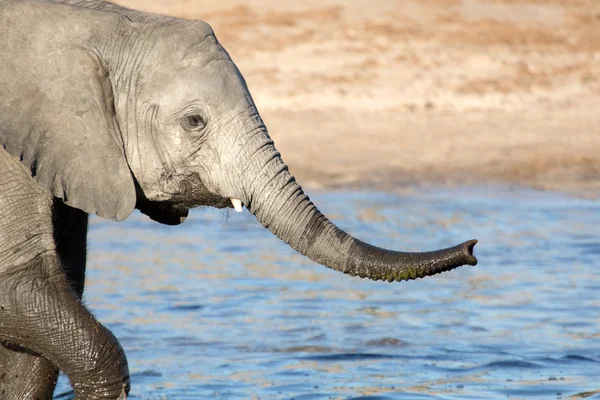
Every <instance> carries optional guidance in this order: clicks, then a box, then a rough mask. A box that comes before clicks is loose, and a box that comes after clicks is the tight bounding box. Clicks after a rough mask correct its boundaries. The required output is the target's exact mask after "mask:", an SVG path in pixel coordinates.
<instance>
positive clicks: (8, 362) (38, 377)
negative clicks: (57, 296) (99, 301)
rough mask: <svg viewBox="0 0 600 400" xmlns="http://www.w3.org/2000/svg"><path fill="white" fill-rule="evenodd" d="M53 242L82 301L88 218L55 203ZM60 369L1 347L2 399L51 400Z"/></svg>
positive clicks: (37, 356) (36, 357)
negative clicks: (8, 395)
mask: <svg viewBox="0 0 600 400" xmlns="http://www.w3.org/2000/svg"><path fill="white" fill-rule="evenodd" d="M52 219H53V226H54V241H55V243H56V246H57V253H58V256H59V258H60V260H61V262H62V266H63V268H64V272H65V274H66V277H67V280H68V282H69V284H70V285H71V288H72V289H73V291H74V292H75V294H76V295H77V297H78V298H79V299H81V296H82V294H83V288H84V283H85V263H86V238H87V227H88V215H87V214H86V213H84V212H83V211H80V210H77V209H75V208H71V207H69V206H67V205H65V204H64V203H63V202H62V201H61V200H59V199H55V200H54V203H53V218H52ZM57 379H58V368H57V367H56V366H55V365H54V364H52V362H50V361H49V360H47V359H46V358H44V357H41V356H39V355H37V354H33V353H31V352H28V351H25V350H24V349H18V348H15V347H14V346H1V345H0V399H5V398H9V397H7V396H6V394H7V393H9V394H10V398H14V399H34V400H37V399H40V400H42V399H52V394H53V392H54V388H55V386H56V380H57Z"/></svg>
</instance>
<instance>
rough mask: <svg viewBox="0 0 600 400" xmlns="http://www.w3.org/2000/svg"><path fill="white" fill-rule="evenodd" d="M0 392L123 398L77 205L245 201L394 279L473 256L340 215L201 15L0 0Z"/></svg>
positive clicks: (124, 378) (149, 210)
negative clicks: (309, 179) (309, 178)
mask: <svg viewBox="0 0 600 400" xmlns="http://www.w3.org/2000/svg"><path fill="white" fill-rule="evenodd" d="M0 144H1V145H2V147H0V343H1V345H0V398H1V399H49V398H51V397H52V394H53V391H54V388H55V385H56V379H57V376H58V372H59V370H60V371H63V372H64V373H65V374H66V375H67V376H68V378H69V380H70V382H71V385H72V386H73V389H74V392H75V397H76V398H77V399H117V398H126V397H127V393H128V392H129V387H130V384H129V372H128V367H127V361H126V358H125V354H124V352H123V350H122V348H121V346H120V345H119V342H118V341H117V339H116V338H115V337H114V336H113V335H112V333H111V332H110V331H109V330H108V329H106V328H105V327H104V326H103V325H102V324H100V322H98V321H97V320H96V319H95V318H94V316H93V315H92V314H91V313H90V312H89V311H88V310H87V309H86V307H85V306H84V305H83V304H82V302H81V296H82V294H83V288H84V276H85V263H86V234H87V224H88V215H89V214H97V215H99V216H100V217H103V218H108V219H112V220H116V221H121V220H123V219H125V218H127V217H128V216H129V215H130V214H131V213H132V211H133V210H134V208H137V209H139V210H140V211H141V212H142V213H144V214H146V215H148V216H149V217H150V218H152V219H153V220H155V221H158V222H160V223H164V224H172V225H175V224H179V223H181V222H182V221H183V220H184V219H185V217H186V216H187V212H188V209H189V208H192V207H196V206H212V207H217V208H225V207H232V205H235V208H236V209H238V210H239V209H241V204H243V205H244V206H245V207H246V208H247V210H248V211H249V212H250V213H252V214H253V215H255V216H256V218H257V220H258V221H259V222H260V223H261V224H262V225H263V226H265V227H266V228H268V229H269V230H270V231H271V232H273V234H275V235H276V236H277V237H279V238H280V239H281V240H283V241H284V242H286V243H287V244H289V245H290V246H291V247H292V248H294V249H296V250H297V251H298V252H300V253H301V254H304V255H306V256H307V257H309V258H310V259H312V260H314V261H315V262H317V263H321V264H323V265H325V266H327V267H330V268H333V269H335V270H338V271H341V272H343V273H346V274H350V275H353V276H359V277H363V278H369V279H374V280H386V281H400V280H408V279H415V278H421V277H424V276H428V275H433V274H437V273H440V272H443V271H448V270H451V269H453V268H456V267H458V266H460V265H464V264H470V265H475V264H476V262H477V260H476V258H475V257H474V255H473V247H474V245H475V243H476V241H475V240H471V241H468V242H465V243H463V244H460V245H458V246H455V247H452V248H448V249H443V250H438V251H432V252H424V253H404V252H396V251H388V250H384V249H380V248H377V247H374V246H371V245H368V244H366V243H363V242H361V241H359V240H357V239H355V238H353V237H352V236H350V235H349V234H347V233H345V232H344V231H342V230H340V229H339V228H337V227H336V226H335V225H334V224H333V223H332V222H330V221H329V220H328V219H327V218H326V217H325V216H323V215H322V214H321V213H320V212H319V211H318V209H317V208H316V207H315V205H314V204H313V203H312V202H311V201H310V199H309V198H308V196H306V194H304V192H303V190H302V188H301V187H300V186H299V185H298V184H297V183H296V181H295V179H294V177H293V176H292V175H291V174H290V172H289V171H288V168H287V166H286V164H285V163H284V162H283V160H282V158H281V156H280V154H279V153H278V152H277V150H276V149H275V147H274V145H273V142H272V140H271V139H270V137H269V135H268V132H267V129H266V128H265V126H264V124H263V121H262V120H261V117H260V116H259V113H258V111H257V109H256V107H255V104H254V102H253V100H252V97H251V96H250V93H249V91H248V88H247V86H246V83H245V81H244V78H243V77H242V75H241V73H240V71H239V70H238V69H237V67H236V66H235V64H234V63H233V62H232V60H231V58H230V56H229V55H228V53H227V52H226V51H225V50H224V49H223V47H221V45H220V44H219V42H218V41H217V39H216V37H215V34H214V33H213V31H212V29H211V28H210V26H209V25H208V24H206V23H205V22H201V21H186V20H181V19H176V18H171V17H166V16H161V15H156V14H149V13H141V12H137V11H132V10H128V9H125V8H122V7H119V6H116V5H114V4H111V3H106V2H102V1H78V0H77V1H76V0H62V1H60V0H54V1H53V0H47V1H43V0H37V1H33V0H0Z"/></svg>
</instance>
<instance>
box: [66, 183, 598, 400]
mask: <svg viewBox="0 0 600 400" xmlns="http://www.w3.org/2000/svg"><path fill="white" fill-rule="evenodd" d="M312 198H313V200H314V201H315V203H317V205H318V206H319V207H320V209H321V210H322V211H323V212H324V213H325V214H327V215H328V216H329V217H330V219H332V220H333V221H334V222H336V223H337V224H338V225H339V226H340V227H342V228H343V229H346V230H347V231H349V232H350V233H352V234H354V235H355V236H356V237H358V238H360V239H363V240H365V241H368V242H370V243H373V244H376V245H379V246H383V247H388V248H394V249H402V250H407V251H416V250H432V249H434V248H437V247H447V246H451V245H454V244H457V243H458V242H461V241H463V240H467V239H471V238H477V239H479V240H480V242H479V244H478V245H477V246H476V250H475V252H476V255H477V257H478V258H479V265H477V266H476V267H462V268H460V269H458V270H454V271H451V272H448V273H444V274H441V275H437V276H435V277H433V278H426V279H423V280H418V281H411V282H403V283H392V284H389V283H382V282H370V281H366V280H361V279H359V278H352V277H348V276H345V275H342V274H340V273H337V272H334V271H331V270H328V269H326V268H324V267H322V266H319V265H317V264H314V263H312V262H310V261H309V260H308V259H306V258H304V257H302V256H300V255H299V254H297V253H296V252H294V251H293V250H291V249H290V248H288V247H287V246H286V245H285V244H283V243H282V242H280V241H279V240H278V239H276V238H275V237H274V236H273V235H272V234H271V233H270V232H268V231H267V230H265V229H264V228H262V227H261V226H260V224H259V223H258V222H257V221H256V220H255V219H254V217H252V216H251V215H249V213H247V212H245V213H243V214H235V213H228V214H224V213H223V211H219V210H212V209H204V210H194V211H193V212H192V213H191V215H190V217H189V219H188V220H187V221H186V222H185V223H184V224H183V225H181V226H178V227H168V226H161V225H159V224H157V223H154V222H152V221H150V220H149V219H147V218H146V217H144V216H142V215H140V214H135V215H133V216H132V217H130V218H129V219H128V220H127V221H125V222H123V223H113V222H109V221H105V220H101V219H99V218H95V219H93V222H92V226H91V231H90V246H89V265H88V275H87V286H86V294H85V299H86V303H87V305H88V307H89V308H90V309H91V310H93V312H94V313H95V315H96V316H97V317H98V318H99V320H100V321H102V322H103V323H104V324H105V325H106V326H108V327H109V328H110V329H111V330H112V331H113V332H114V333H115V335H116V336H117V337H118V338H119V340H120V342H121V344H122V345H123V347H124V349H125V352H126V354H127V356H128V360H129V366H130V371H131V373H132V391H131V398H135V399H203V398H215V399H296V400H321V399H363V400H366V399H370V400H392V399H507V398H511V399H567V398H570V397H571V396H573V397H574V398H584V397H585V398H600V294H599V292H600V278H598V277H597V275H598V273H600V201H593V200H582V199H575V198H570V197H566V196H562V195H557V194H553V193H545V192H535V191H529V190H524V189H517V190H511V189H500V188H491V189H452V190H449V189H443V190H432V189H423V190H414V191H410V192H407V193H405V194H401V195H400V194H399V195H393V194H384V193H372V192H321V193H318V192H317V193H313V195H312ZM69 390H70V387H69V385H68V382H67V380H66V379H65V378H64V377H61V380H60V382H59V387H58V389H57V392H56V393H57V394H61V393H68V392H69ZM62 397H66V398H69V397H70V396H69V395H68V394H67V395H65V396H61V398H62Z"/></svg>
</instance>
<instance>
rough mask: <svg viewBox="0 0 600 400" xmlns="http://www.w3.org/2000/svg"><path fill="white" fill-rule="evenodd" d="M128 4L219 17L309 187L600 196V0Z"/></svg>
mask: <svg viewBox="0 0 600 400" xmlns="http://www.w3.org/2000/svg"><path fill="white" fill-rule="evenodd" d="M117 2H118V3H120V4H122V5H126V6H129V7H132V8H137V9H141V10H145V11H154V12H160V13H167V14H171V15H175V16H179V17H184V18H194V19H196V18H197V19H203V20H205V21H207V22H209V23H210V24H211V25H212V26H213V28H214V30H215V32H216V34H217V37H218V38H219V40H220V41H221V42H222V43H223V45H224V46H225V48H227V49H228V51H229V52H230V54H231V55H232V57H233V59H234V61H235V62H236V63H237V64H238V66H239V67H240V69H241V71H242V73H243V74H244V76H245V77H246V80H247V82H248V85H249V87H250V90H251V92H252V94H253V96H254V99H255V101H256V103H257V106H258V108H259V110H260V112H261V114H262V116H263V118H264V120H265V122H266V123H267V126H268V127H269V131H270V134H271V136H272V137H273V139H274V140H275V143H276V145H277V147H278V148H279V150H280V151H281V153H282V154H283V156H284V159H285V160H286V161H287V162H288V164H289V165H290V169H291V171H292V172H293V173H294V174H295V175H296V176H297V178H298V180H299V181H300V182H301V183H302V184H303V185H305V186H308V187H329V186H355V185H359V186H363V185H367V186H370V185H375V186H378V187H382V188H386V189H392V190H393V189H394V188H397V187H401V186H403V185H405V184H406V183H417V184H429V183H434V184H451V185H463V184H468V185H471V184H476V185H487V184H497V183H508V184H518V185H526V186H532V187H536V188H543V189H553V190H564V191H569V192H573V193H577V194H580V195H585V196H593V197H599V196H600V2H599V1H598V0H569V1H560V0H529V1H525V0H462V1H459V0H403V1H393V0H369V1H366V0H364V1H359V0H319V1H313V0H304V1H301V2H300V1H296V0H263V1H261V2H255V3H248V2H241V1H238V0H219V1H216V0H169V1H167V0H164V1H160V0H118V1H117ZM244 4H245V5H244ZM259 4H260V6H259Z"/></svg>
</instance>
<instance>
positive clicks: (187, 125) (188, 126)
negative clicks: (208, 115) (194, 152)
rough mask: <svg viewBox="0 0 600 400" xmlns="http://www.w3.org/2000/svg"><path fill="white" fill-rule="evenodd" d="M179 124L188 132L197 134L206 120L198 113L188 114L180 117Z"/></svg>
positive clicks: (204, 125) (203, 126)
mask: <svg viewBox="0 0 600 400" xmlns="http://www.w3.org/2000/svg"><path fill="white" fill-rule="evenodd" d="M181 126H183V129H185V130H186V131H187V132H188V133H192V134H198V133H200V132H201V131H202V130H203V129H204V128H205V127H206V122H205V121H204V118H202V115H200V114H188V115H185V116H183V117H182V118H181Z"/></svg>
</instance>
